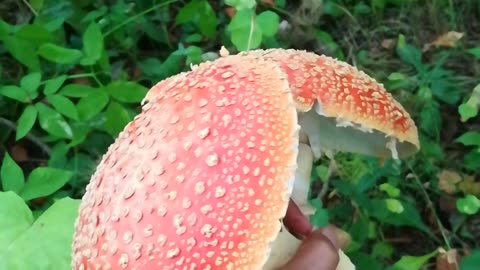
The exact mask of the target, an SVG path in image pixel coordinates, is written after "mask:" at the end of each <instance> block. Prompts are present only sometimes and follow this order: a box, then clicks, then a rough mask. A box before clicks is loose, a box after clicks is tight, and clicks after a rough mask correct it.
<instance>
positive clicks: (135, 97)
mask: <svg viewBox="0 0 480 270" xmlns="http://www.w3.org/2000/svg"><path fill="white" fill-rule="evenodd" d="M106 89H107V92H108V93H109V94H110V96H112V98H114V99H116V100H118V101H121V102H125V103H137V102H140V101H142V99H143V98H144V97H145V95H146V94H147V92H148V89H147V88H146V87H144V86H142V85H140V84H138V83H136V82H126V81H115V82H112V83H110V84H109V85H107V88H106Z"/></svg>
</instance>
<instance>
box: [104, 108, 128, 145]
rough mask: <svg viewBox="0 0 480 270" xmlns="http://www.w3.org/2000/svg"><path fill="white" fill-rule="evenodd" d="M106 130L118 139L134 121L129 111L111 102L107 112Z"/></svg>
mask: <svg viewBox="0 0 480 270" xmlns="http://www.w3.org/2000/svg"><path fill="white" fill-rule="evenodd" d="M105 118H106V120H105V128H106V129H107V130H108V133H110V135H112V137H116V136H117V135H118V133H120V132H121V131H122V130H123V129H124V128H125V126H126V125H127V124H128V122H130V121H131V120H132V119H131V117H130V114H129V113H128V111H127V110H126V109H125V108H124V107H123V106H122V105H120V104H119V103H117V102H111V103H110V105H109V106H108V107H107V110H106V111H105Z"/></svg>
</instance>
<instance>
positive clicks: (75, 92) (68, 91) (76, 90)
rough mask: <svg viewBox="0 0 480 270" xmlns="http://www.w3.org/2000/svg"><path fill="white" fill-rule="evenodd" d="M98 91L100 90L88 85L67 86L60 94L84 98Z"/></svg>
mask: <svg viewBox="0 0 480 270" xmlns="http://www.w3.org/2000/svg"><path fill="white" fill-rule="evenodd" d="M96 91H98V89H96V88H93V87H91V86H88V85H83V84H67V85H65V86H64V87H63V88H62V90H60V94H62V95H63V96H67V97H74V98H83V97H86V96H88V95H90V94H91V93H94V92H96Z"/></svg>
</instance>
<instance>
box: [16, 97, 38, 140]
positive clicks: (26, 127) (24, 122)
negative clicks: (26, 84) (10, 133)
mask: <svg viewBox="0 0 480 270" xmlns="http://www.w3.org/2000/svg"><path fill="white" fill-rule="evenodd" d="M37 114H38V112H37V109H36V108H35V106H33V105H28V106H27V107H25V110H23V113H22V115H20V117H19V118H18V124H17V133H16V134H15V140H17V141H18V140H20V139H22V138H23V137H25V135H27V134H28V132H30V130H31V129H32V127H33V125H34V124H35V121H37Z"/></svg>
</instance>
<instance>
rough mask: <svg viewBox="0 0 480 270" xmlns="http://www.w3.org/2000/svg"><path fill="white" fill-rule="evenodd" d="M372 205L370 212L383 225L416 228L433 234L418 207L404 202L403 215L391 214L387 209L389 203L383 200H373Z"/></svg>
mask: <svg viewBox="0 0 480 270" xmlns="http://www.w3.org/2000/svg"><path fill="white" fill-rule="evenodd" d="M370 205H371V206H372V207H371V209H370V210H369V212H370V215H371V216H372V217H375V218H377V219H378V220H380V221H382V222H383V223H387V224H391V225H395V226H409V227H414V228H417V229H419V230H421V231H423V232H425V233H428V234H430V233H431V232H430V230H429V229H428V227H427V226H426V225H425V224H424V223H423V222H422V218H421V217H420V214H419V213H418V210H417V209H416V207H415V206H413V205H412V204H410V203H408V202H405V201H403V202H402V207H403V208H404V209H403V211H402V212H401V213H394V212H391V211H390V210H389V209H388V208H387V203H385V201H384V200H382V199H373V200H371V202H370Z"/></svg>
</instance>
